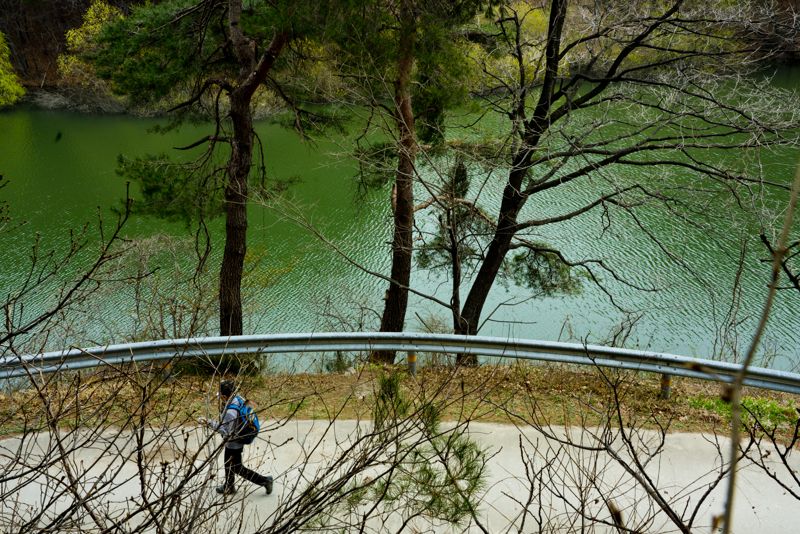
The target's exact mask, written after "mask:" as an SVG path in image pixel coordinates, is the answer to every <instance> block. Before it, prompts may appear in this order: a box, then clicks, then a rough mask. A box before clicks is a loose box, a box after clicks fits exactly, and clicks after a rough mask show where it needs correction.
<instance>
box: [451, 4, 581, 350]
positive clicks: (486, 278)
mask: <svg viewBox="0 0 800 534" xmlns="http://www.w3.org/2000/svg"><path fill="white" fill-rule="evenodd" d="M567 4H568V0H551V2H550V19H549V22H548V28H547V45H546V48H545V58H546V65H545V75H544V79H543V81H542V89H541V92H540V93H539V99H538V100H537V102H536V107H535V108H534V110H533V116H532V117H531V119H530V120H525V116H524V113H525V103H524V102H520V106H519V108H518V111H517V117H515V118H516V119H518V120H519V121H520V122H521V123H522V124H523V125H524V135H523V143H522V146H521V147H520V150H519V151H517V153H516V154H515V155H514V160H513V162H512V167H511V170H510V171H509V175H508V182H507V183H506V186H505V189H504V190H503V200H502V202H501V203H500V213H499V214H498V217H497V229H496V230H495V233H494V237H493V238H492V242H491V243H490V244H489V248H488V250H487V251H486V254H485V257H484V260H483V263H482V264H481V268H480V269H479V270H478V274H477V276H476V277H475V280H474V281H473V283H472V287H471V288H470V291H469V294H468V295H467V299H466V301H465V302H464V309H463V311H462V314H461V322H460V324H459V328H458V329H457V330H456V333H457V334H464V335H475V334H477V333H478V327H479V326H480V319H481V312H482V311H483V306H484V305H485V304H486V299H487V297H488V296H489V291H490V290H491V289H492V286H493V285H494V281H495V279H496V278H497V273H498V272H500V267H501V266H502V264H503V260H504V259H505V257H506V254H507V253H508V251H509V249H510V248H511V241H512V239H514V235H515V234H516V232H517V217H518V216H519V212H520V210H521V209H522V207H523V206H524V205H525V202H527V200H528V197H529V195H528V194H527V193H525V192H524V191H525V187H524V185H525V177H526V176H527V175H528V169H529V168H530V166H531V162H532V161H533V155H534V150H535V148H536V147H537V146H538V145H539V141H540V140H541V137H542V134H544V132H545V131H547V128H548V127H549V116H550V109H551V107H552V105H553V94H554V91H555V83H556V80H557V78H558V63H559V59H560V57H559V52H560V49H561V34H562V31H563V28H564V20H565V18H566V12H567ZM518 53H520V54H521V53H522V51H521V50H518ZM523 94H524V92H523ZM456 361H457V363H458V364H463V365H475V364H477V363H478V361H477V357H476V356H474V355H470V354H459V355H458V357H457V359H456Z"/></svg>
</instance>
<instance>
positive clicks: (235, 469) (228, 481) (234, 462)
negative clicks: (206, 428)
mask: <svg viewBox="0 0 800 534" xmlns="http://www.w3.org/2000/svg"><path fill="white" fill-rule="evenodd" d="M233 475H239V476H240V477H242V478H243V479H245V480H249V481H250V482H252V483H253V484H258V485H259V486H263V485H264V484H266V483H267V480H268V479H267V477H265V476H261V475H259V474H258V473H256V472H255V471H251V470H250V469H248V468H246V467H245V466H244V465H243V464H242V449H229V448H228V447H225V487H227V488H233V487H234V486H235V484H234V480H233V479H234V476H233Z"/></svg>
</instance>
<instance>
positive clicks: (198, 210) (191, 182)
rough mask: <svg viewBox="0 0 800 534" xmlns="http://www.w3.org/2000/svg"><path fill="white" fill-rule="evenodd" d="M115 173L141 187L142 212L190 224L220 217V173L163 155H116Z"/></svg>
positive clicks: (140, 208) (139, 206)
mask: <svg viewBox="0 0 800 534" xmlns="http://www.w3.org/2000/svg"><path fill="white" fill-rule="evenodd" d="M117 174H119V175H120V176H122V177H123V178H126V179H128V180H131V181H133V182H136V183H138V184H139V185H140V188H141V192H142V196H143V197H144V203H143V204H142V205H137V210H138V211H140V212H141V213H146V214H149V215H155V216H157V217H162V218H164V219H167V220H177V221H183V222H185V223H187V224H188V223H189V222H191V221H193V220H199V219H206V218H212V217H216V216H219V215H221V214H222V198H223V186H222V184H220V183H218V182H219V180H220V179H221V177H220V173H213V172H211V173H206V172H204V169H203V168H202V167H198V166H197V165H194V164H183V163H175V162H173V161H171V160H170V159H169V158H168V157H167V156H166V155H164V154H160V155H147V156H145V157H142V158H133V159H131V158H127V157H125V156H119V158H118V160H117Z"/></svg>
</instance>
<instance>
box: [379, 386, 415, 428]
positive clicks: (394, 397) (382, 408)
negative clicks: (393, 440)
mask: <svg viewBox="0 0 800 534" xmlns="http://www.w3.org/2000/svg"><path fill="white" fill-rule="evenodd" d="M401 380H402V375H401V374H400V373H391V374H389V375H382V376H380V377H378V392H377V394H376V395H375V407H374V408H373V414H372V420H373V421H374V423H375V428H376V429H385V428H388V427H391V425H392V424H393V423H395V422H396V421H397V420H398V419H402V418H403V417H405V416H406V415H407V414H408V411H409V408H410V403H409V402H408V400H406V398H405V396H404V395H403V392H402V391H401V390H400V385H401V384H400V381H401Z"/></svg>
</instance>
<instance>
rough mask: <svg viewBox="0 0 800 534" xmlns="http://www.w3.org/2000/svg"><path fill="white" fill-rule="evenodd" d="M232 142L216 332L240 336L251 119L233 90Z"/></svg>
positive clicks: (243, 99)
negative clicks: (217, 328) (217, 330)
mask: <svg viewBox="0 0 800 534" xmlns="http://www.w3.org/2000/svg"><path fill="white" fill-rule="evenodd" d="M230 102H231V111H230V116H231V121H232V123H233V139H232V140H231V155H230V159H229V160H228V183H227V184H226V186H225V251H224V253H223V255H222V267H221V268H220V273H219V333H220V335H222V336H239V335H241V334H242V293H241V287H242V273H243V271H244V257H245V254H246V252H247V178H248V176H249V174H250V164H251V162H252V157H253V116H252V112H251V111H250V98H249V97H248V96H247V95H246V94H245V95H242V94H241V90H240V89H237V90H235V91H234V92H233V94H231V97H230Z"/></svg>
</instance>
